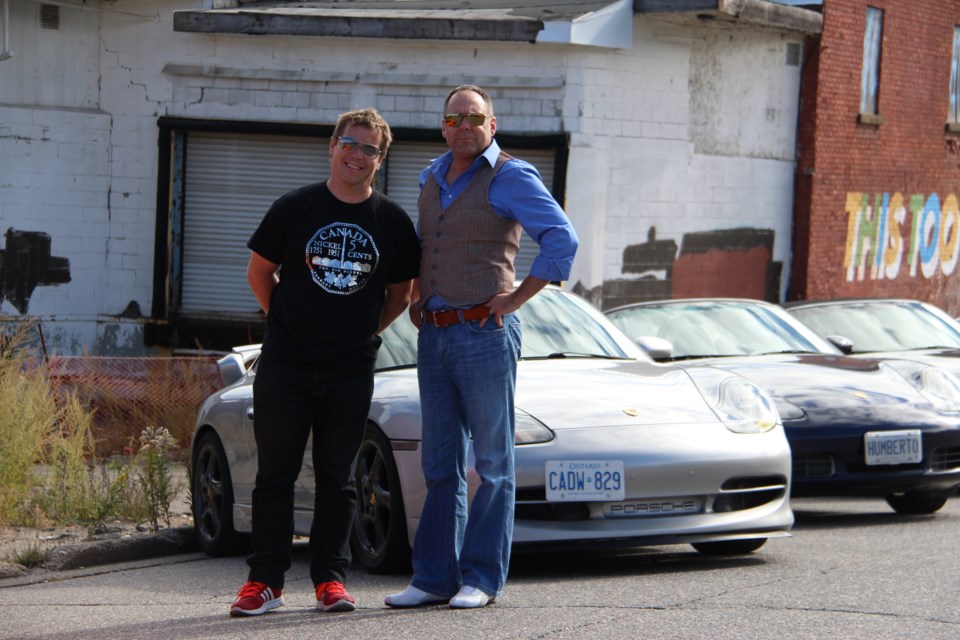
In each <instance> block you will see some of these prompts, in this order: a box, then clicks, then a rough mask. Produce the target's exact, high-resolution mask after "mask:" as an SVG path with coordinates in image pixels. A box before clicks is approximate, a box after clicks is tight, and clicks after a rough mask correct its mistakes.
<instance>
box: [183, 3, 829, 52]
mask: <svg viewBox="0 0 960 640" xmlns="http://www.w3.org/2000/svg"><path fill="white" fill-rule="evenodd" d="M222 4H227V5H229V6H221V7H220V8H216V9H203V10H187V11H175V12H174V14H173V30H174V31H178V32H188V33H231V34H247V35H291V36H313V37H342V38H382V39H407V40H459V41H488V42H530V43H533V42H541V43H542V42H552V43H561V44H580V45H590V46H602V47H613V48H629V47H630V46H632V20H630V19H629V18H630V17H632V15H633V14H642V15H645V16H648V17H651V18H661V19H666V20H671V19H672V20H677V19H680V20H681V21H686V22H693V23H704V22H707V21H712V22H716V23H724V24H725V25H729V26H738V25H741V26H754V27H764V28H776V29H782V30H788V31H799V32H803V33H819V32H820V30H821V29H822V25H823V21H822V16H821V15H820V14H819V13H817V12H816V11H810V10H808V9H802V8H798V7H792V6H785V5H781V4H775V3H773V2H767V1H766V0H610V2H602V1H601V2H594V3H589V2H585V3H584V4H583V5H582V9H581V10H580V11H579V12H576V13H573V14H571V13H570V12H569V11H567V12H554V11H551V10H550V7H549V5H546V4H539V5H525V6H523V7H522V8H521V7H518V8H509V7H504V6H498V7H494V6H490V5H488V6H487V7H486V8H484V5H483V3H482V2H479V3H474V4H473V5H472V6H473V8H468V9H465V8H452V7H453V6H454V5H453V4H450V3H446V4H445V3H443V2H441V1H438V2H436V3H431V2H420V3H417V7H416V8H413V6H414V5H413V4H412V3H411V4H407V3H404V4H403V5H402V6H403V7H405V8H399V9H398V8H392V7H391V8H385V7H383V6H378V5H362V3H361V5H359V6H358V5H354V6H351V5H350V4H349V3H343V4H337V5H332V4H326V3H323V2H314V3H309V2H307V3H297V4H296V5H289V4H286V3H283V2H273V3H269V4H263V3H246V4H240V3H238V2H237V0H227V1H226V2H224V3H222ZM517 4H518V5H522V4H523V0H518V2H517ZM406 7H410V8H406Z"/></svg>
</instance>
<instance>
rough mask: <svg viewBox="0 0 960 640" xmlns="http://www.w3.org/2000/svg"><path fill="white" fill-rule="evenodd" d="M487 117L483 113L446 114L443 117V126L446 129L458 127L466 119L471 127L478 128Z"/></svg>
mask: <svg viewBox="0 0 960 640" xmlns="http://www.w3.org/2000/svg"><path fill="white" fill-rule="evenodd" d="M488 117H489V116H487V115H486V114H484V113H448V114H446V115H445V116H443V124H445V125H447V126H448V127H459V126H460V123H461V122H463V119H464V118H466V119H467V122H468V123H470V126H471V127H479V126H481V125H483V123H484V122H486V121H487V118H488Z"/></svg>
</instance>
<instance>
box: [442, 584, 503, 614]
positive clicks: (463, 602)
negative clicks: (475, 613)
mask: <svg viewBox="0 0 960 640" xmlns="http://www.w3.org/2000/svg"><path fill="white" fill-rule="evenodd" d="M496 600H497V598H496V596H490V595H487V594H485V593H484V592H483V591H480V589H477V588H476V587H468V586H466V585H464V586H462V587H460V591H459V592H458V593H457V595H455V596H453V597H452V598H450V608H451V609H479V608H480V607H485V606H487V605H488V604H491V603H493V602H496Z"/></svg>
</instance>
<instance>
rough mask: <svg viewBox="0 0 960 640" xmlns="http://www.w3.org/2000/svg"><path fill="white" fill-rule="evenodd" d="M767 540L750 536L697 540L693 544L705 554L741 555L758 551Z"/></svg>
mask: <svg viewBox="0 0 960 640" xmlns="http://www.w3.org/2000/svg"><path fill="white" fill-rule="evenodd" d="M766 542H767V539H766V538H748V539H746V540H723V541H720V542H696V543H694V544H693V545H691V546H693V548H694V549H696V550H697V551H699V552H700V553H702V554H703V555H705V556H739V555H744V554H747V553H752V552H754V551H756V550H757V549H759V548H760V547H762V546H763V545H764V544H766Z"/></svg>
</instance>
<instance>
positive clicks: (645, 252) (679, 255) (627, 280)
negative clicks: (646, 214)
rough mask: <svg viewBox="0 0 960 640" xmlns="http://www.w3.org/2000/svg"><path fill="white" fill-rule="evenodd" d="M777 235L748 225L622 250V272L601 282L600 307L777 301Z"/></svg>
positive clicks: (650, 239)
mask: <svg viewBox="0 0 960 640" xmlns="http://www.w3.org/2000/svg"><path fill="white" fill-rule="evenodd" d="M773 242H774V231H773V230H772V229H755V228H750V227H745V228H737V229H717V230H712V231H693V232H690V233H685V234H683V237H682V238H681V240H680V244H679V245H678V244H677V242H676V240H673V239H658V238H657V230H656V227H650V229H649V231H648V232H647V241H646V242H644V243H640V244H635V245H629V246H627V247H626V248H625V249H624V250H623V266H622V269H621V271H622V273H623V274H624V275H625V276H627V277H623V278H617V279H613V280H607V281H605V282H604V283H603V292H602V303H601V304H602V306H603V308H604V309H610V308H613V307H616V306H620V305H624V304H630V303H631V302H639V301H641V300H662V299H666V298H698V297H700V298H702V297H710V296H728V297H737V298H754V299H760V300H768V301H771V302H779V297H780V279H781V274H782V271H783V263H781V262H779V261H776V260H773Z"/></svg>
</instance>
